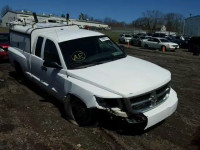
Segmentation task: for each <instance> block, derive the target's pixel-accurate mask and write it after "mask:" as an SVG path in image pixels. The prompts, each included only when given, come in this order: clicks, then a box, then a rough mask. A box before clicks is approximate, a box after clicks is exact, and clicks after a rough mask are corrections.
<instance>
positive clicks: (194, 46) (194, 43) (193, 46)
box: [188, 37, 200, 56]
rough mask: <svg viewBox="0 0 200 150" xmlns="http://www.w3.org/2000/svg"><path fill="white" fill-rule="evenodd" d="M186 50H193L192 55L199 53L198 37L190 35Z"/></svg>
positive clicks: (199, 40) (199, 41) (199, 38)
mask: <svg viewBox="0 0 200 150" xmlns="http://www.w3.org/2000/svg"><path fill="white" fill-rule="evenodd" d="M188 51H189V52H193V55H196V56H199V55H200V37H192V38H191V39H190V40H189V42H188Z"/></svg>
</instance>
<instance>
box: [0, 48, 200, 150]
mask: <svg viewBox="0 0 200 150" xmlns="http://www.w3.org/2000/svg"><path fill="white" fill-rule="evenodd" d="M126 52H127V53H128V54H130V55H133V56H136V57H138V58H142V59H145V60H148V61H151V62H153V63H155V64H158V65H160V66H162V67H164V68H167V69H168V70H170V71H171V73H172V87H173V88H174V89H175V90H176V92H177V93H178V98H179V105H178V109H177V111H176V112H175V113H174V114H173V115H172V116H170V117H169V118H167V119H166V120H165V121H164V122H162V123H160V124H158V125H157V126H155V127H153V128H151V129H149V130H148V131H145V132H142V133H136V132H131V131H120V132H119V131H117V130H115V129H114V128H112V126H114V125H111V127H107V126H101V127H90V128H88V127H87V128H86V127H78V126H75V125H73V124H71V123H69V122H68V121H67V120H65V119H64V118H63V114H62V105H61V104H60V103H59V102H57V101H56V100H55V99H54V98H53V97H51V96H49V95H48V94H46V93H45V92H44V91H42V90H41V89H39V88H38V87H37V86H36V85H34V84H32V83H31V82H29V81H26V80H23V79H21V78H20V77H18V76H17V75H16V73H15V71H14V69H13V68H12V67H11V65H10V64H9V63H8V62H1V63H0V150H1V149H37V150H40V149H41V150H45V149H56V150H57V149H69V150H71V149H80V150H87V149H88V150H93V149H97V150H114V149H116V150H119V149H127V150H131V149H134V150H140V149H141V150H143V149H145V150H146V149H147V150H160V149H169V150H171V149H200V56H193V55H192V54H191V53H188V52H186V50H177V51H176V52H166V53H165V54H163V53H161V52H158V51H154V50H141V49H138V48H133V49H127V50H126Z"/></svg>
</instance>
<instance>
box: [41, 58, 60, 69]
mask: <svg viewBox="0 0 200 150" xmlns="http://www.w3.org/2000/svg"><path fill="white" fill-rule="evenodd" d="M43 66H45V67H49V68H55V69H61V68H62V67H61V66H60V65H59V64H58V63H57V62H50V61H46V60H45V61H44V63H43Z"/></svg>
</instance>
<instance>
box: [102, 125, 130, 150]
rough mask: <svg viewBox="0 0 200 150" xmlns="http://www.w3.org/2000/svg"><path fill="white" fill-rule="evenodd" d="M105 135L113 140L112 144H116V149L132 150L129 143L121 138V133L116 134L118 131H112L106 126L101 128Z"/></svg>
mask: <svg viewBox="0 0 200 150" xmlns="http://www.w3.org/2000/svg"><path fill="white" fill-rule="evenodd" d="M99 130H100V131H101V132H102V133H103V134H105V136H107V137H108V138H109V139H110V140H111V141H113V143H112V146H113V145H114V150H132V148H131V147H129V146H128V145H127V144H125V143H124V142H123V140H122V139H120V137H119V136H120V135H118V136H116V135H115V134H116V133H112V132H111V131H108V130H106V129H104V128H100V129H99Z"/></svg>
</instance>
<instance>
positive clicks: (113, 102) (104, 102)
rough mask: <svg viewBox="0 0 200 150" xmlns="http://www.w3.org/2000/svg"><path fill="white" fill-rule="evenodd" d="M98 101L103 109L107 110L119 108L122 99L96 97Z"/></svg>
mask: <svg viewBox="0 0 200 150" xmlns="http://www.w3.org/2000/svg"><path fill="white" fill-rule="evenodd" d="M96 101H97V103H98V104H99V105H100V106H102V107H105V108H114V107H119V101H120V99H116V98H100V97H96Z"/></svg>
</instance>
